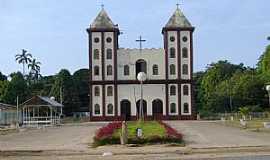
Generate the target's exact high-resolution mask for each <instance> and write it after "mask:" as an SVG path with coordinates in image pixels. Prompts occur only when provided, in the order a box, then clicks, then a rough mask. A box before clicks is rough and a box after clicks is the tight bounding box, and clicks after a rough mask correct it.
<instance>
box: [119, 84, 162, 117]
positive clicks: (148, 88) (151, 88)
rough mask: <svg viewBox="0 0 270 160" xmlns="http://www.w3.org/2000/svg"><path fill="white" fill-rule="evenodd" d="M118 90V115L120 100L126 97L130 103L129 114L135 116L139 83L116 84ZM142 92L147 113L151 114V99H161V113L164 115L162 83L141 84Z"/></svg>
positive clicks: (139, 93) (139, 95)
mask: <svg viewBox="0 0 270 160" xmlns="http://www.w3.org/2000/svg"><path fill="white" fill-rule="evenodd" d="M134 90H135V92H134ZM118 91H119V92H118V115H119V116H120V114H121V110H120V109H121V104H120V103H121V101H122V100H124V99H127V100H129V101H130V103H131V115H132V116H136V113H137V111H136V101H138V100H140V97H141V92H140V85H136V84H130V85H118ZM143 93H144V95H143V99H144V100H145V101H147V115H152V101H153V100H155V99H160V100H162V102H163V115H166V106H165V85H164V84H145V85H143ZM134 95H135V96H134Z"/></svg>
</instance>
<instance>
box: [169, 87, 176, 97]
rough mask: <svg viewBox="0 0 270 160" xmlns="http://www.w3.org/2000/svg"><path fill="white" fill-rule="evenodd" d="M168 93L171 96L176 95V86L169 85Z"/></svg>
mask: <svg viewBox="0 0 270 160" xmlns="http://www.w3.org/2000/svg"><path fill="white" fill-rule="evenodd" d="M170 95H171V96H175V95H176V87H175V86H174V85H171V87H170Z"/></svg>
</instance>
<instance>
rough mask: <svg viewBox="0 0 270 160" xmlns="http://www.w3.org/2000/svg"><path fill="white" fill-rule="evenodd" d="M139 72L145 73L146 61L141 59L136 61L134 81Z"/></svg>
mask: <svg viewBox="0 0 270 160" xmlns="http://www.w3.org/2000/svg"><path fill="white" fill-rule="evenodd" d="M140 72H144V73H147V65H146V61H145V60H143V59H139V60H137V61H136V79H137V75H138V73H140Z"/></svg>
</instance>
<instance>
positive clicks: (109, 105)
mask: <svg viewBox="0 0 270 160" xmlns="http://www.w3.org/2000/svg"><path fill="white" fill-rule="evenodd" d="M107 114H113V105H112V104H108V106H107Z"/></svg>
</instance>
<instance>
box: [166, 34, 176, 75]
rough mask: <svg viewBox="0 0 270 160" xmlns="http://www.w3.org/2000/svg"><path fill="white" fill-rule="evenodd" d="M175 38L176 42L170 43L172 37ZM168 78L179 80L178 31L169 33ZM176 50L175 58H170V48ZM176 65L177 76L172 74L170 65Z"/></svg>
mask: <svg viewBox="0 0 270 160" xmlns="http://www.w3.org/2000/svg"><path fill="white" fill-rule="evenodd" d="M171 36H173V37H174V38H175V41H174V42H171V41H170V37H171ZM167 39H168V78H169V79H177V77H178V76H177V75H178V67H177V60H178V54H177V53H178V47H177V31H168V37H167ZM171 47H174V48H175V58H170V48H171ZM171 64H174V65H175V75H171V74H170V65H171Z"/></svg>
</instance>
